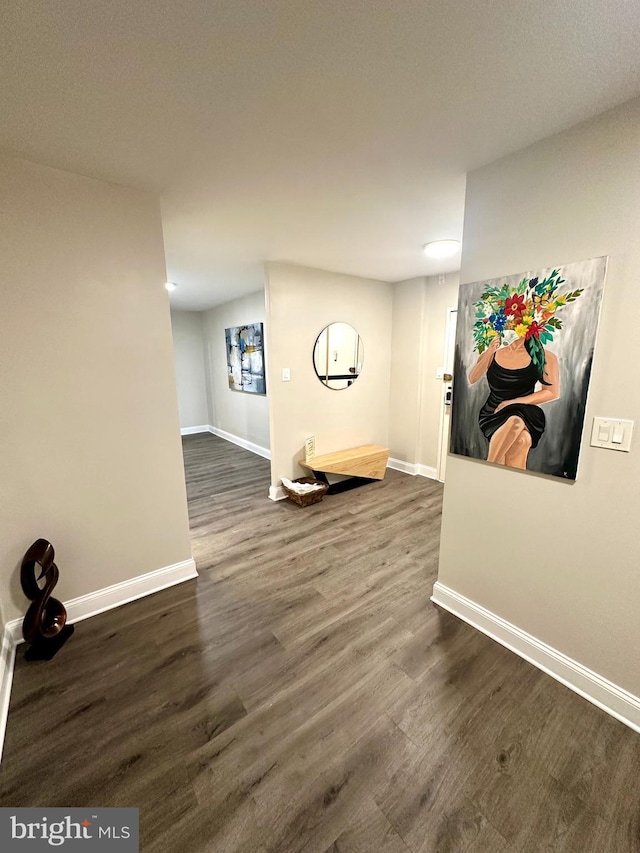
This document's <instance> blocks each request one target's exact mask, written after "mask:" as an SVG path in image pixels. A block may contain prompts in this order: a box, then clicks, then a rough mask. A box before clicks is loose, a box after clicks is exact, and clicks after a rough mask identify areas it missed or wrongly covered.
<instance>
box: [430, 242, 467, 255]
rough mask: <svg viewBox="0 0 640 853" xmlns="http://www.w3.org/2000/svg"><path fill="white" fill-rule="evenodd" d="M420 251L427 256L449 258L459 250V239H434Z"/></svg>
mask: <svg viewBox="0 0 640 853" xmlns="http://www.w3.org/2000/svg"><path fill="white" fill-rule="evenodd" d="M422 251H423V252H424V253H425V255H426V256H427V257H428V258H449V257H451V256H452V255H456V254H457V253H458V252H459V251H460V240H434V241H433V242H431V243H427V244H426V246H424V247H423V249H422Z"/></svg>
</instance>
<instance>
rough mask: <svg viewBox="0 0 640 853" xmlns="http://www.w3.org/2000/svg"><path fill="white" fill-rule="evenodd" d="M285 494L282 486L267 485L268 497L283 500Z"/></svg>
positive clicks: (273, 499)
mask: <svg viewBox="0 0 640 853" xmlns="http://www.w3.org/2000/svg"><path fill="white" fill-rule="evenodd" d="M286 497H287V496H286V495H285V493H284V491H283V489H282V486H269V499H270V500H272V501H283V500H284V499H285V498H286Z"/></svg>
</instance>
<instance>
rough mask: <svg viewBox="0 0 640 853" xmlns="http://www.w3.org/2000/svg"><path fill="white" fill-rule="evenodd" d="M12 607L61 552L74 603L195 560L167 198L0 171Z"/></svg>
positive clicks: (28, 171)
mask: <svg viewBox="0 0 640 853" xmlns="http://www.w3.org/2000/svg"><path fill="white" fill-rule="evenodd" d="M0 211H1V213H0V258H2V272H1V276H0V292H1V293H0V295H1V305H2V309H1V310H0V387H1V388H2V406H1V407H0V435H2V442H1V443H0V505H1V506H2V513H1V514H0V597H2V599H3V605H4V607H3V610H4V614H5V616H6V617H7V618H8V619H13V618H16V617H18V616H20V615H23V614H24V611H25V609H26V606H27V604H28V602H27V600H26V599H25V598H24V596H23V594H22V591H21V589H20V584H19V574H18V569H19V565H20V561H21V558H22V555H23V554H24V552H25V550H26V549H27V547H28V546H29V545H30V544H31V543H32V542H33V541H34V540H35V539H37V538H38V537H41V536H42V537H44V538H47V539H49V540H51V542H52V543H53V545H54V547H55V549H56V561H57V563H58V565H59V568H60V583H59V584H58V587H57V588H56V592H55V595H56V597H59V598H61V599H63V600H65V599H69V598H73V597H75V596H79V595H83V594H85V593H89V592H92V591H95V590H98V589H101V588H104V587H106V586H109V585H110V584H114V583H117V582H119V581H124V580H126V579H128V578H131V577H134V576H137V575H140V574H143V573H146V572H149V571H151V570H154V569H159V568H162V567H165V566H168V565H171V564H174V563H177V562H180V561H182V560H186V559H189V558H190V556H191V550H190V544H189V527H188V519H187V505H186V495H185V485H184V473H183V466H182V455H181V447H180V436H179V428H178V410H177V401H176V391H175V384H174V367H173V352H172V344H171V327H170V321H169V305H168V297H167V293H166V291H165V290H164V286H163V283H164V281H165V275H166V273H165V264H164V249H163V242H162V227H161V221H160V213H159V206H158V203H157V200H156V199H155V198H154V197H152V196H151V195H148V194H146V193H142V192H138V191H134V190H129V189H124V188H122V187H118V186H115V185H114V184H107V183H102V182H100V181H95V180H92V179H89V178H83V177H80V176H77V175H72V174H69V173H66V172H61V171H57V170H54V169H49V168H46V167H44V166H37V165H35V164H32V163H28V162H25V161H22V160H18V159H13V158H8V157H2V158H0Z"/></svg>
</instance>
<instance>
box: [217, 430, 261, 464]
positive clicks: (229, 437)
mask: <svg viewBox="0 0 640 853" xmlns="http://www.w3.org/2000/svg"><path fill="white" fill-rule="evenodd" d="M208 431H209V432H210V433H211V434H212V435H217V436H218V438H224V440H225V441H230V442H231V443H232V444H237V445H238V447H243V448H244V449H245V450H250V451H251V453H255V454H256V455H257V456H262V458H263V459H271V450H270V449H269V448H268V447H261V446H260V445H259V444H254V443H253V442H252V441H247V440H246V439H245V438H240V436H238V435H233V433H230V432H225V430H223V429H218V427H213V426H210V427H208Z"/></svg>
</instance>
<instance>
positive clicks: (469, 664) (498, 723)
mask: <svg viewBox="0 0 640 853" xmlns="http://www.w3.org/2000/svg"><path fill="white" fill-rule="evenodd" d="M184 449H185V461H186V469H187V480H188V493H189V506H190V513H191V524H192V534H193V552H194V555H195V557H196V560H197V562H198V567H199V570H200V577H199V579H198V580H197V581H193V582H189V583H185V584H182V585H180V586H178V587H174V588H172V589H170V590H166V591H164V592H161V593H158V594H156V595H154V596H151V597H149V598H146V599H144V600H143V601H139V602H135V603H133V604H129V605H127V606H125V607H122V608H120V609H119V610H117V611H112V612H110V613H105V614H103V615H101V616H97V617H95V618H93V619H91V620H88V621H87V622H84V623H81V624H79V625H78V627H77V629H76V633H75V635H74V637H73V638H72V640H71V641H70V642H69V644H68V645H67V646H66V647H65V648H64V649H63V650H62V652H61V653H60V654H59V656H58V657H57V658H56V659H54V660H53V661H52V662H50V663H44V664H27V663H25V662H24V660H23V659H22V653H21V651H20V650H19V654H18V662H17V666H16V673H15V681H14V687H13V693H12V698H11V711H10V716H9V723H8V731H7V739H6V747H5V754H4V759H3V762H2V766H1V767H0V805H1V806H27V805H33V806H36V805H38V806H116V805H118V806H138V807H139V808H140V819H141V832H142V849H143V850H144V851H149V853H151V851H154V853H155V851H158V853H172V851H179V853H191V851H212V853H234V851H238V852H239V853H267V852H268V851H269V853H294V851H296V853H300V852H301V851H305V853H329V851H334V853H338V851H339V853H409V851H412V852H413V853H418V851H421V853H427V851H439V853H458V851H470V852H471V853H481V851H486V853H507V851H509V852H510V853H523V851H524V852H525V853H526V851H532V853H533V851H576V853H591V851H592V853H623V851H638V850H640V834H639V833H640V830H639V827H640V820H639V808H640V772H639V771H640V736H638V735H636V734H635V733H634V732H632V731H631V730H629V729H627V728H625V727H624V726H623V725H622V724H620V723H618V722H616V721H615V720H613V719H612V718H610V717H608V716H607V715H606V714H604V713H603V712H601V711H599V710H598V709H596V708H594V707H593V706H592V705H590V704H589V703H588V702H586V701H585V700H583V699H581V698H579V697H578V696H576V695H575V694H573V693H571V692H570V691H569V690H567V689H566V688H564V687H562V686H561V685H560V684H558V683H557V682H555V681H553V680H552V679H551V678H549V677H547V676H545V675H544V674H542V673H541V672H539V671H538V670H536V669H534V668H533V667H532V666H530V665H529V664H527V663H526V662H524V661H522V660H521V659H519V658H517V657H516V656H515V655H513V654H511V653H510V652H508V651H507V650H505V649H504V648H502V647H501V646H499V645H498V644H496V643H494V642H493V641H491V640H489V639H487V638H486V637H484V636H483V635H482V634H480V633H478V632H476V631H475V630H473V629H472V628H470V627H468V626H467V625H465V624H463V623H461V622H460V621H458V620H457V619H456V618H454V617H452V616H450V615H448V614H447V613H445V612H442V611H440V610H438V608H436V607H434V606H433V605H432V604H431V603H430V601H429V594H430V592H431V587H432V584H433V581H434V579H435V574H436V567H437V554H438V539H439V527H440V505H441V486H440V485H439V484H438V483H435V482H432V481H430V480H425V479H422V478H417V477H416V478H412V477H409V476H406V475H404V474H399V473H397V472H394V471H390V472H389V473H388V475H387V477H386V479H385V480H384V481H383V482H381V483H376V484H373V485H369V486H366V487H364V488H362V489H358V490H356V491H353V492H348V493H344V494H339V495H335V496H331V497H327V498H325V500H324V501H323V502H322V503H321V504H319V505H316V506H314V507H308V508H305V509H300V508H298V507H296V506H294V505H293V504H291V503H289V502H288V501H284V502H279V503H277V504H276V503H272V502H271V501H269V500H267V499H266V492H267V488H268V484H269V466H268V463H267V462H265V461H264V460H262V459H259V458H258V457H256V456H253V455H251V454H250V453H248V452H246V451H243V450H240V449H238V448H236V447H234V446H233V445H230V444H228V443H226V442H224V441H223V440H221V439H219V438H216V437H213V436H210V435H203V436H193V437H189V438H186V439H185V440H184Z"/></svg>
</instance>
